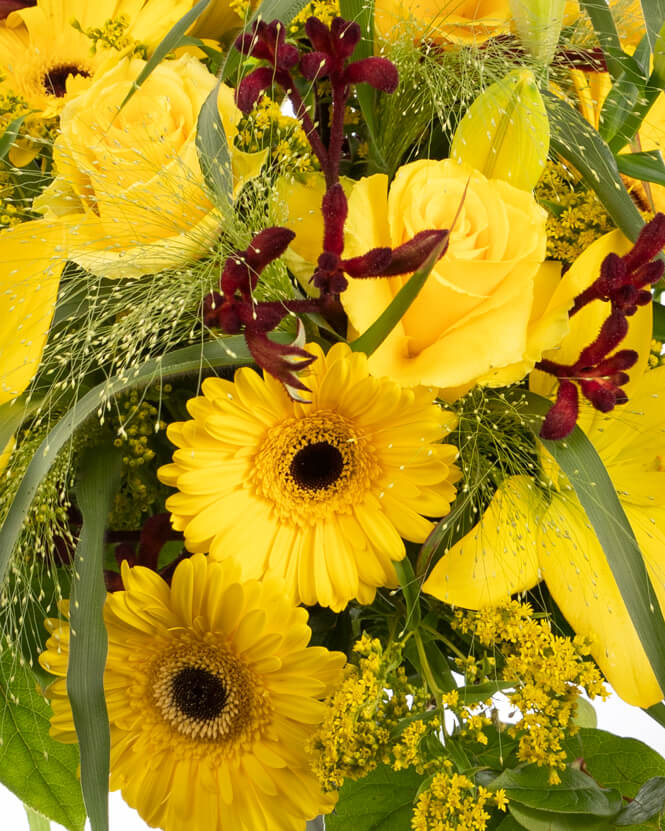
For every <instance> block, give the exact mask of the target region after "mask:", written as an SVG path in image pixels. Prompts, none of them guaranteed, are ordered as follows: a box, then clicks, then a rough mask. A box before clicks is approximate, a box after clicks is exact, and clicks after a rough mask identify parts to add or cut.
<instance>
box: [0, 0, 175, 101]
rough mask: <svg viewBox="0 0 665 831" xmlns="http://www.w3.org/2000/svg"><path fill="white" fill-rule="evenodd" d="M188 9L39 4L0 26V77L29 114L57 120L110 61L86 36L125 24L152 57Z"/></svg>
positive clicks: (116, 2) (169, 4)
mask: <svg viewBox="0 0 665 831" xmlns="http://www.w3.org/2000/svg"><path fill="white" fill-rule="evenodd" d="M189 5H190V4H189V3H188V2H187V0H138V2H135V0H68V1H67V2H66V3H63V2H61V0H37V3H36V4H35V5H34V6H31V7H29V8H25V9H20V10H19V11H15V12H12V13H11V14H10V15H9V16H8V17H7V19H6V20H4V21H1V22H0V71H2V73H3V74H6V75H7V82H8V83H9V85H10V86H11V88H12V89H13V90H14V92H15V93H16V94H18V95H20V96H22V97H23V98H24V99H25V100H26V102H27V104H28V107H29V108H30V109H31V110H36V111H37V112H39V113H40V114H41V115H42V116H43V117H50V116H53V115H57V114H58V113H59V112H60V111H61V110H62V107H63V106H64V104H65V103H66V102H67V101H68V100H70V98H72V97H74V96H75V95H77V94H78V92H80V91H81V90H82V89H84V88H85V87H86V86H87V85H88V84H89V82H90V81H89V79H90V78H91V77H92V76H93V75H94V74H95V72H96V71H97V69H98V68H99V66H100V65H101V64H103V63H104V62H105V60H106V59H107V58H108V55H109V50H108V49H97V50H95V49H94V48H91V46H93V44H92V43H91V40H90V38H89V37H88V35H87V34H86V32H88V31H89V30H91V29H94V28H98V29H102V28H103V27H104V26H105V25H106V26H107V28H108V23H109V22H111V21H114V20H115V21H117V20H119V19H121V18H124V19H125V20H126V21H127V25H126V27H125V31H124V34H125V37H127V38H128V43H131V44H134V43H137V42H139V43H142V44H145V45H146V46H147V47H148V50H149V51H150V49H151V48H154V46H156V45H157V44H158V43H159V42H160V41H161V40H162V38H163V37H164V35H165V34H166V33H167V32H168V30H169V29H170V28H171V26H172V25H173V24H174V23H175V22H176V21H177V20H178V19H179V18H180V17H182V15H183V14H185V12H186V11H187V10H188V8H189ZM73 21H75V23H74V24H73ZM110 51H111V52H113V53H114V54H119V53H118V52H117V51H116V50H115V49H111V50H110Z"/></svg>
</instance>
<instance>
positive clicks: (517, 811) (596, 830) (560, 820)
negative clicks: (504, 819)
mask: <svg viewBox="0 0 665 831" xmlns="http://www.w3.org/2000/svg"><path fill="white" fill-rule="evenodd" d="M508 808H509V810H510V813H511V814H512V815H513V817H515V819H516V820H517V821H518V822H519V825H520V827H522V828H526V829H527V831H610V829H611V828H612V827H613V826H612V823H611V822H610V821H609V820H607V819H600V818H598V817H590V816H588V815H587V814H552V813H550V812H548V811H541V810H538V809H537V808H530V807H527V806H526V805H519V804H518V803H516V802H513V803H510V804H509V806H508Z"/></svg>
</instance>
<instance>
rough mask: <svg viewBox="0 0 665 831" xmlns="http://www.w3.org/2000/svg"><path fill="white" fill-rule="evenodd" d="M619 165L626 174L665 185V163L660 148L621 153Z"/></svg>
mask: <svg viewBox="0 0 665 831" xmlns="http://www.w3.org/2000/svg"><path fill="white" fill-rule="evenodd" d="M616 160H617V167H618V168H619V171H620V172H621V173H623V175H624V176H631V177H632V178H633V179H639V180H640V181H642V182H655V183H656V184H657V185H665V164H664V163H663V157H662V155H661V153H660V150H649V151H646V152H644V153H619V154H618V156H617V157H616Z"/></svg>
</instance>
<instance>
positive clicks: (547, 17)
mask: <svg viewBox="0 0 665 831" xmlns="http://www.w3.org/2000/svg"><path fill="white" fill-rule="evenodd" d="M565 6H566V0H510V11H511V13H512V15H513V20H514V22H515V28H516V29H517V33H518V34H519V36H520V40H521V41H522V45H523V46H524V48H525V49H526V50H527V52H529V53H530V54H531V55H533V57H534V58H535V59H536V60H537V61H540V62H542V63H543V64H545V66H548V65H549V64H550V63H551V62H552V58H553V57H554V52H555V50H556V46H557V43H558V42H559V35H560V34H561V25H562V23H563V13H564V8H565Z"/></svg>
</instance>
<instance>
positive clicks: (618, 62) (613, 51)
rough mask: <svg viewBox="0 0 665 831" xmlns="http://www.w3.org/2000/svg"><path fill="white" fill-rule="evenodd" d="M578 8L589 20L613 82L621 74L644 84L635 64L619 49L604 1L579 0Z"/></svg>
mask: <svg viewBox="0 0 665 831" xmlns="http://www.w3.org/2000/svg"><path fill="white" fill-rule="evenodd" d="M580 6H581V7H582V8H583V9H584V11H586V13H587V14H588V15H589V17H590V18H591V23H592V24H593V28H594V31H595V32H596V35H597V36H598V41H599V42H600V46H601V48H602V50H603V52H604V54H605V62H606V63H607V70H608V72H609V73H610V75H611V76H612V78H613V80H615V81H616V80H617V79H618V78H619V77H620V76H621V74H622V73H625V74H626V78H627V79H628V80H630V81H633V82H634V83H640V82H644V81H645V80H646V78H645V77H644V76H643V75H642V72H641V70H640V67H639V65H638V64H637V62H636V61H635V60H634V59H633V58H631V56H630V55H627V54H626V53H625V52H624V51H623V49H622V48H621V42H620V40H619V34H618V32H617V27H616V25H615V23H614V18H613V17H612V13H611V11H610V8H609V6H608V5H607V3H606V2H605V0H580Z"/></svg>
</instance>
